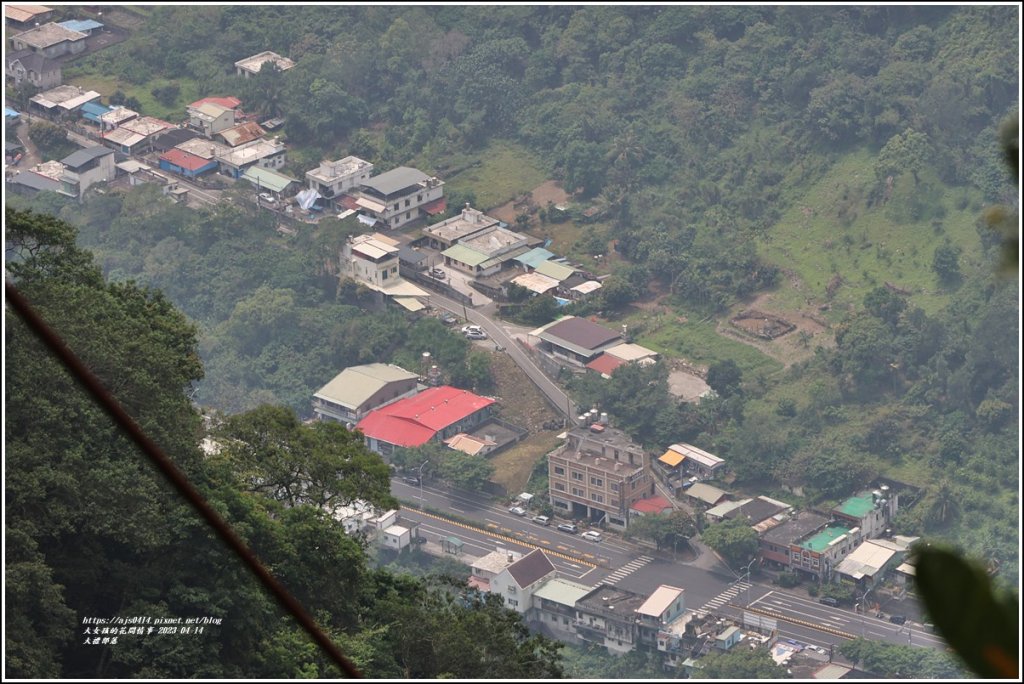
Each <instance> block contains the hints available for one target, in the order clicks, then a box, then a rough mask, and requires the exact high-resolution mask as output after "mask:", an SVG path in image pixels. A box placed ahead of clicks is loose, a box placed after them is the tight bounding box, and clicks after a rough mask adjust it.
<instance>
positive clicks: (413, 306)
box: [393, 297, 427, 312]
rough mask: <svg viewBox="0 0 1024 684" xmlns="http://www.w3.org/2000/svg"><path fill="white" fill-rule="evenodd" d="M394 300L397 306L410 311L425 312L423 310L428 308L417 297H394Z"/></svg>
mask: <svg viewBox="0 0 1024 684" xmlns="http://www.w3.org/2000/svg"><path fill="white" fill-rule="evenodd" d="M393 299H394V300H395V303H396V304H398V305H399V306H401V307H402V308H403V309H408V310H409V311H413V312H415V311H423V309H425V308H427V307H426V306H424V305H423V303H422V302H421V301H420V300H418V299H416V298H415V297H393Z"/></svg>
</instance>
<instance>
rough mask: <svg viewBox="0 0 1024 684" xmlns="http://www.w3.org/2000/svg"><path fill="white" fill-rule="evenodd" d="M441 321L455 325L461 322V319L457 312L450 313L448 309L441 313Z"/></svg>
mask: <svg viewBox="0 0 1024 684" xmlns="http://www.w3.org/2000/svg"><path fill="white" fill-rule="evenodd" d="M441 322H442V323H444V324H445V325H455V324H456V323H458V322H459V319H458V318H457V317H456V316H455V314H450V313H448V312H447V311H445V312H444V313H443V314H441Z"/></svg>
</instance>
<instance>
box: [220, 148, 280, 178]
mask: <svg viewBox="0 0 1024 684" xmlns="http://www.w3.org/2000/svg"><path fill="white" fill-rule="evenodd" d="M222 147H223V146H222ZM227 149H228V150H229V151H227V152H225V153H224V154H222V155H219V156H218V157H217V160H218V161H219V162H220V172H221V173H223V174H225V175H227V176H230V177H231V178H239V177H241V175H242V174H243V173H245V170H246V169H248V168H249V167H250V166H259V167H260V168H263V169H279V168H281V167H282V166H284V164H285V161H286V156H285V155H286V153H287V148H285V146H284V145H283V144H281V143H280V142H278V141H276V140H263V139H259V140H254V141H253V142H251V143H247V144H245V145H239V146H238V147H235V148H233V149H232V148H227Z"/></svg>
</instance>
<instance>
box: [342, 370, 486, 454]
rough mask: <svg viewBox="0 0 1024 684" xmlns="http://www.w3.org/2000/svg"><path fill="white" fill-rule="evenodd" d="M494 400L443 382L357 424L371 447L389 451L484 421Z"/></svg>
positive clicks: (425, 441)
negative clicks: (439, 385)
mask: <svg viewBox="0 0 1024 684" xmlns="http://www.w3.org/2000/svg"><path fill="white" fill-rule="evenodd" d="M493 404H494V400H493V399H490V398H488V397H481V396H479V395H476V394H473V393H472V392H470V391H468V390H461V389H456V388H455V387H449V386H447V385H442V386H441V387H432V388H430V389H427V390H424V391H422V392H420V393H419V394H417V395H416V396H413V397H408V398H406V399H401V400H399V401H396V402H395V403H393V404H388V405H387V406H382V407H381V408H379V409H377V410H375V411H371V412H370V413H369V414H367V416H366V417H365V418H363V419H362V420H361V421H359V423H358V424H357V425H356V429H357V430H360V431H361V432H362V433H363V435H364V436H365V437H366V442H367V444H368V446H369V447H370V449H372V450H374V451H376V452H378V453H380V454H383V455H389V454H390V453H391V450H392V448H393V447H396V446H398V447H417V446H421V445H423V444H426V443H427V442H429V441H430V440H432V439H436V440H443V439H447V438H448V437H451V436H452V435H455V434H458V433H460V432H466V431H468V430H469V429H471V428H472V427H474V426H476V425H478V424H480V423H482V422H484V421H485V420H486V419H487V418H488V416H489V415H490V407H491V406H492V405H493Z"/></svg>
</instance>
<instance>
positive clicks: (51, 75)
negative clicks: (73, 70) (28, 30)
mask: <svg viewBox="0 0 1024 684" xmlns="http://www.w3.org/2000/svg"><path fill="white" fill-rule="evenodd" d="M4 74H5V75H6V76H7V83H8V84H10V85H12V86H14V87H15V88H20V87H21V86H22V84H25V83H30V84H32V85H33V86H35V87H36V88H38V89H39V90H47V89H49V88H54V87H56V86H59V85H60V84H61V72H60V63H59V62H56V61H54V60H52V59H49V58H47V57H45V56H43V55H41V54H39V53H37V52H35V51H33V50H17V51H15V52H9V53H7V56H6V58H5V59H4Z"/></svg>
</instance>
